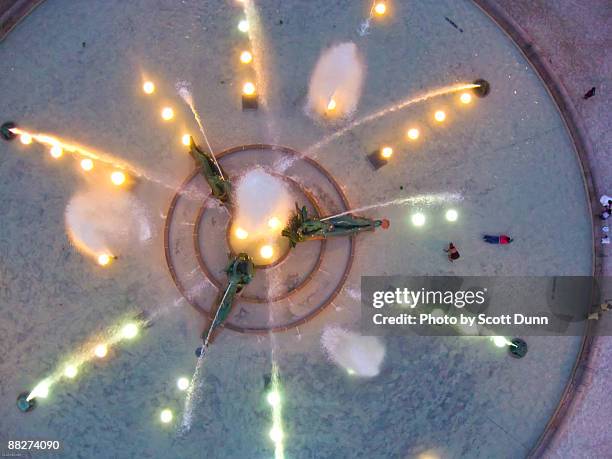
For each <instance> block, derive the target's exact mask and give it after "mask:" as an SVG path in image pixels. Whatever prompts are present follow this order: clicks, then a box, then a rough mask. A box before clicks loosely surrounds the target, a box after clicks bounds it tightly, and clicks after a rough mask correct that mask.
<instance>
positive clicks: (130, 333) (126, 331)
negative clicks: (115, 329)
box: [121, 323, 138, 339]
mask: <svg viewBox="0 0 612 459" xmlns="http://www.w3.org/2000/svg"><path fill="white" fill-rule="evenodd" d="M121 334H122V335H123V337H124V338H127V339H132V338H134V337H136V335H137V334H138V325H136V324H135V323H129V324H126V325H124V326H123V328H122V329H121Z"/></svg>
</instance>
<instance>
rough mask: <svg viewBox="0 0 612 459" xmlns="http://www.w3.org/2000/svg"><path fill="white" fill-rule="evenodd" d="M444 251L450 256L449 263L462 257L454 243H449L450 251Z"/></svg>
mask: <svg viewBox="0 0 612 459" xmlns="http://www.w3.org/2000/svg"><path fill="white" fill-rule="evenodd" d="M444 251H445V252H446V253H447V254H448V261H451V262H452V261H455V260H457V259H458V258H459V257H460V256H461V255H459V251H458V250H457V247H455V244H453V243H452V242H449V244H448V249H444Z"/></svg>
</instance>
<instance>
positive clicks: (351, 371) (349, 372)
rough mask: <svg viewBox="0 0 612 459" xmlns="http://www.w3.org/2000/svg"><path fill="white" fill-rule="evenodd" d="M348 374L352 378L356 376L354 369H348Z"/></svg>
mask: <svg viewBox="0 0 612 459" xmlns="http://www.w3.org/2000/svg"><path fill="white" fill-rule="evenodd" d="M346 372H347V373H348V374H349V375H351V376H352V375H354V374H355V370H353V369H352V368H348V369H347V370H346Z"/></svg>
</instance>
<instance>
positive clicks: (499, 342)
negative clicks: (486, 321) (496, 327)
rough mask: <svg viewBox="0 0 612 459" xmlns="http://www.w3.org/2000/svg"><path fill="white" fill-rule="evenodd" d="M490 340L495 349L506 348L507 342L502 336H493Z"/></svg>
mask: <svg viewBox="0 0 612 459" xmlns="http://www.w3.org/2000/svg"><path fill="white" fill-rule="evenodd" d="M491 339H492V340H493V344H495V345H496V346H497V347H505V346H508V340H507V339H506V338H504V337H503V336H494V337H493V338H491Z"/></svg>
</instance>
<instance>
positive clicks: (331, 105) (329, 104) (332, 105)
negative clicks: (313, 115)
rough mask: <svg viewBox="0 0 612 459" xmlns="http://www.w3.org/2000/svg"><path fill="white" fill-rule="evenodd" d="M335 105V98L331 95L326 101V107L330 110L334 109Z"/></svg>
mask: <svg viewBox="0 0 612 459" xmlns="http://www.w3.org/2000/svg"><path fill="white" fill-rule="evenodd" d="M336 107H337V104H336V99H334V98H333V97H332V98H331V99H329V102H328V103H327V109H328V110H329V111H330V112H331V111H332V110H335V109H336Z"/></svg>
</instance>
